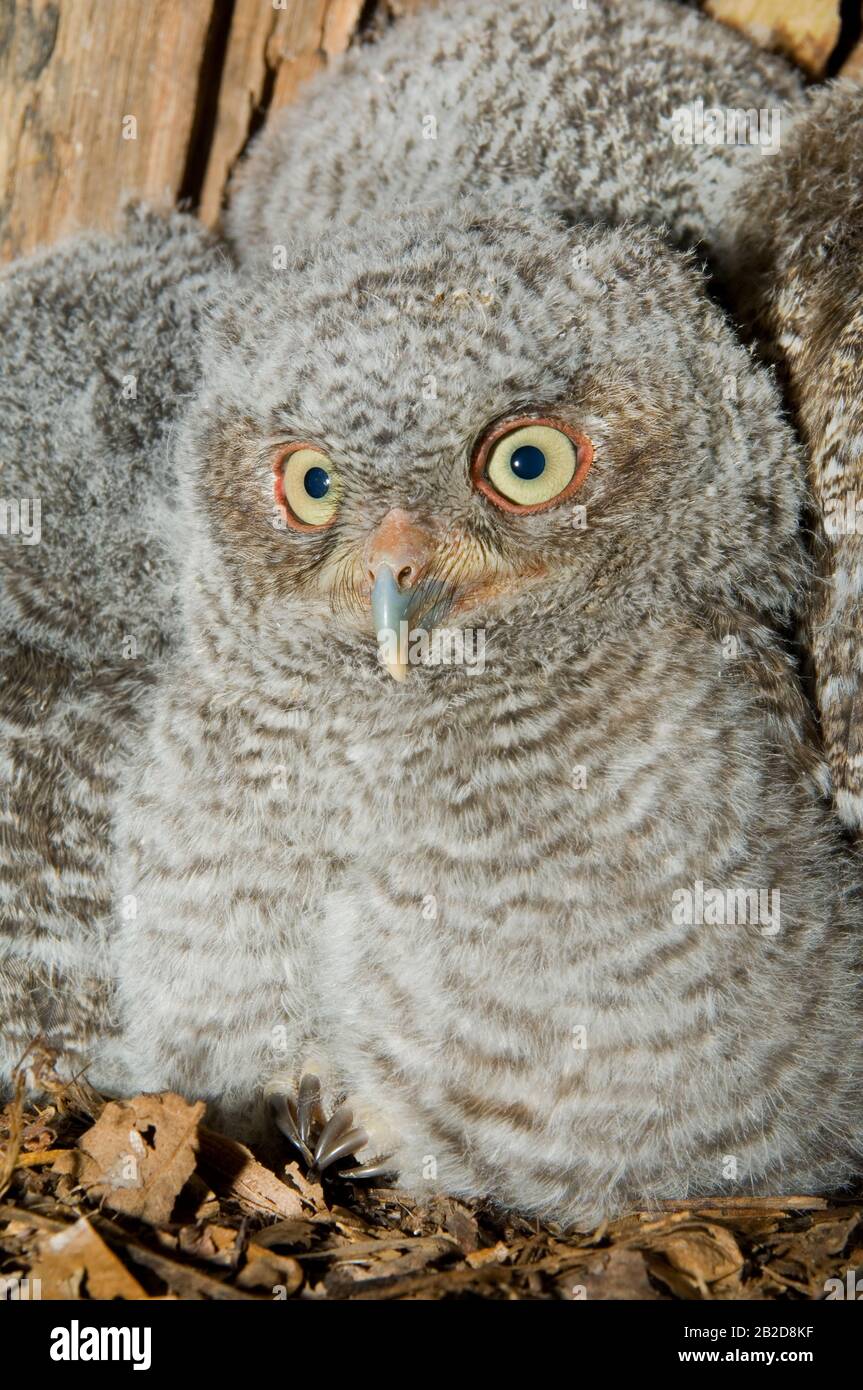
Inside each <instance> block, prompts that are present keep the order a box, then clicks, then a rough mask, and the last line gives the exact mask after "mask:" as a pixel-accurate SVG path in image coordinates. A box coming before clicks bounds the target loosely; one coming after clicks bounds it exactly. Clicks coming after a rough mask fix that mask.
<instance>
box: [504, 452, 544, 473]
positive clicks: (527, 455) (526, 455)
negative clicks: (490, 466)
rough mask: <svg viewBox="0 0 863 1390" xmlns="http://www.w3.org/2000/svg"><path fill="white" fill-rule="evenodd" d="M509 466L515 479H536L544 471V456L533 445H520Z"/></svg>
mask: <svg viewBox="0 0 863 1390" xmlns="http://www.w3.org/2000/svg"><path fill="white" fill-rule="evenodd" d="M509 466H510V468H511V469H512V471H513V473H514V474H515V476H516V477H517V478H525V479H527V480H530V479H531V478H538V477H539V475H540V473H542V472H543V471H544V469H545V454H544V453H543V452H542V449H537V447H536V445H535V444H522V445H521V447H520V448H518V449H516V450H515V453H514V454H513V456H512V458H511V459H510V461H509Z"/></svg>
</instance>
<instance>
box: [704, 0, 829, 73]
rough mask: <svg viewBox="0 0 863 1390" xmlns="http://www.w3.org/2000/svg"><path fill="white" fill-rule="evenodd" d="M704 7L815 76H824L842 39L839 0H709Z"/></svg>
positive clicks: (709, 12) (755, 41) (716, 16)
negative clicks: (840, 36) (831, 56)
mask: <svg viewBox="0 0 863 1390" xmlns="http://www.w3.org/2000/svg"><path fill="white" fill-rule="evenodd" d="M704 9H705V10H706V11H707V13H708V14H711V15H713V17H714V19H721V20H722V21H723V23H724V24H730V25H731V26H732V27H733V28H734V29H740V30H742V32H743V33H744V34H748V35H749V38H750V39H752V41H753V42H754V43H757V44H759V45H760V47H762V48H770V49H773V50H774V51H776V52H778V53H784V54H785V56H786V57H787V58H791V59H793V61H794V62H795V63H797V64H798V65H799V66H800V67H801V68H803V70H804V72H807V73H809V75H810V76H811V77H823V76H824V74H825V72H826V71H827V64H828V61H829V59H830V55H831V53H832V52H833V50H834V48H835V47H836V44H837V42H838V40H839V33H840V28H841V25H840V18H839V0H705V4H704Z"/></svg>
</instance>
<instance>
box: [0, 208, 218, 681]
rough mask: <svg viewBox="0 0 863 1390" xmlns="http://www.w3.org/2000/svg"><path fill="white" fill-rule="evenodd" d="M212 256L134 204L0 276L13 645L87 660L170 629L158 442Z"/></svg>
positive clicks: (1, 617)
mask: <svg viewBox="0 0 863 1390" xmlns="http://www.w3.org/2000/svg"><path fill="white" fill-rule="evenodd" d="M221 259H222V258H221V254H220V253H219V251H218V250H217V248H216V246H215V245H214V243H213V242H212V241H211V240H210V238H208V236H207V235H206V233H205V232H204V231H203V229H202V228H201V226H200V224H198V223H196V222H195V221H194V220H193V219H192V218H191V217H184V216H181V215H176V216H173V217H170V218H167V219H166V218H161V217H157V216H156V215H154V214H151V213H146V212H143V211H140V210H134V211H131V212H130V213H129V214H128V215H127V217H126V222H125V226H124V228H123V234H122V235H121V236H119V237H112V236H104V235H88V236H83V237H80V238H78V239H76V240H72V241H70V242H67V243H66V244H64V245H61V246H59V247H51V248H49V249H48V250H46V251H43V252H41V253H39V254H38V255H36V256H34V257H32V258H30V259H27V260H24V261H21V262H17V263H15V264H13V265H12V266H10V267H9V268H8V269H7V270H5V271H4V272H3V273H2V275H0V627H2V628H6V629H7V630H10V631H12V632H14V633H16V634H17V635H18V636H19V637H20V638H21V639H22V640H24V641H26V642H28V643H32V644H34V645H35V646H37V647H41V648H44V649H46V650H49V651H51V652H53V653H55V654H57V655H60V656H62V657H64V658H65V659H68V660H71V661H73V662H80V661H85V662H86V661H92V660H112V659H118V658H120V657H121V656H123V655H125V656H127V657H128V655H129V650H130V648H129V642H127V639H129V640H130V641H131V643H133V644H134V647H135V650H136V653H137V654H138V655H143V656H145V657H146V656H147V655H152V654H154V653H155V652H156V651H158V650H159V649H160V647H161V646H162V645H163V644H164V642H165V640H166V637H167V636H168V635H169V633H170V629H171V612H172V604H173V575H172V573H171V566H170V563H169V561H168V558H167V556H168V553H169V548H168V546H167V545H166V538H167V536H168V534H169V531H170V526H171V521H172V514H173V508H172V501H173V496H174V487H175V480H174V477H173V471H172V465H171V461H170V452H169V447H168V444H169V438H170V434H171V430H172V427H173V424H174V421H175V419H176V416H177V414H178V411H179V410H181V409H182V407H183V405H184V403H185V400H186V397H187V396H188V395H189V393H190V392H191V391H192V390H193V389H194V388H195V385H196V382H197V334H196V331H195V330H196V320H197V317H198V313H199V308H200V303H201V300H202V297H203V296H204V295H206V293H207V289H208V285H209V283H210V278H211V276H212V275H213V274H214V273H215V271H216V270H217V269H218V267H219V265H220V263H221ZM124 643H126V645H125V646H124Z"/></svg>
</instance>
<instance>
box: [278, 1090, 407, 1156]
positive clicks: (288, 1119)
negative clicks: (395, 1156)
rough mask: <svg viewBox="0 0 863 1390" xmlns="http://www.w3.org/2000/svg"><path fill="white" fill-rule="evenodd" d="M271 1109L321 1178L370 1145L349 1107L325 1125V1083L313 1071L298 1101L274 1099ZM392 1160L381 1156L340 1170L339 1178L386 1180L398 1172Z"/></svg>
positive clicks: (284, 1098)
mask: <svg viewBox="0 0 863 1390" xmlns="http://www.w3.org/2000/svg"><path fill="white" fill-rule="evenodd" d="M270 1109H271V1111H272V1115H273V1119H274V1121H275V1123H276V1124H277V1125H278V1127H279V1129H280V1130H281V1132H282V1134H284V1136H285V1138H286V1139H288V1140H290V1142H291V1143H292V1144H293V1146H294V1148H295V1149H297V1150H298V1151H299V1153H300V1154H301V1155H302V1157H303V1161H304V1162H305V1164H306V1166H307V1167H308V1169H309V1171H310V1172H311V1173H313V1174H317V1176H318V1177H320V1176H322V1174H323V1173H324V1172H325V1170H327V1169H329V1168H332V1166H333V1164H336V1163H339V1162H340V1161H341V1160H342V1159H343V1158H352V1157H353V1156H354V1155H355V1154H356V1153H357V1152H358V1151H359V1150H360V1149H363V1148H365V1146H366V1144H367V1143H368V1142H369V1137H368V1134H367V1133H366V1131H365V1130H364V1129H363V1128H362V1126H361V1125H356V1126H355V1125H354V1115H353V1111H352V1110H351V1109H350V1107H349V1106H347V1105H339V1106H337V1108H336V1109H335V1110H334V1111H333V1113H332V1115H331V1116H330V1118H329V1119H328V1120H327V1121H326V1123H325V1122H324V1112H323V1108H322V1106H321V1083H320V1080H319V1079H318V1077H317V1076H315V1075H314V1074H313V1073H311V1072H307V1073H306V1074H305V1075H304V1076H303V1077H302V1078H301V1079H300V1085H299V1090H298V1093H297V1097H296V1099H294V1098H293V1097H292V1096H272V1097H271V1098H270ZM389 1159H390V1155H389V1154H379V1155H378V1156H377V1157H376V1158H373V1159H370V1160H369V1162H368V1163H361V1164H358V1165H356V1166H355V1167H353V1168H345V1169H341V1170H338V1171H337V1173H336V1176H337V1177H340V1178H344V1179H347V1180H348V1181H353V1179H355V1178H378V1177H382V1176H383V1175H384V1174H385V1173H393V1172H394V1169H393V1168H392V1167H390V1166H389Z"/></svg>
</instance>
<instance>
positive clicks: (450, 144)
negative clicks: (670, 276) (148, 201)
mask: <svg viewBox="0 0 863 1390" xmlns="http://www.w3.org/2000/svg"><path fill="white" fill-rule="evenodd" d="M801 93H802V83H801V80H800V77H799V75H798V74H797V73H795V72H794V71H793V69H792V68H791V67H790V66H789V65H788V64H787V63H786V62H784V61H783V60H782V59H781V58H778V57H775V56H773V55H771V54H767V53H764V52H763V51H761V50H760V49H757V48H755V47H754V46H753V45H752V44H750V43H749V42H748V41H747V40H746V39H745V38H743V37H742V36H741V35H739V34H737V33H734V32H732V31H731V30H729V29H728V28H726V27H725V26H724V25H721V24H717V23H715V22H713V21H711V20H710V19H708V18H707V17H706V16H704V15H701V14H699V13H698V12H697V11H693V10H689V9H685V8H684V7H683V6H681V5H679V4H676V3H666V0H590V3H589V4H586V5H584V6H583V7H576V6H574V5H571V4H567V3H564V4H561V3H560V0H443V3H441V4H439V5H437V6H435V7H434V8H424V9H421V10H420V11H419V12H418V13H417V14H416V15H412V16H410V17H409V18H406V19H404V20H402V21H400V22H399V23H398V24H397V25H395V26H394V27H393V28H392V29H391V31H390V32H389V33H387V34H385V35H384V37H383V38H382V39H381V41H380V42H379V43H377V44H374V45H370V46H364V47H361V48H357V49H355V50H353V51H352V52H351V53H349V54H348V55H347V57H346V59H345V61H344V64H343V65H342V66H341V67H340V68H339V70H338V73H337V74H336V75H335V76H333V75H322V76H320V77H318V78H316V79H315V80H314V81H313V82H311V83H310V84H309V85H308V86H307V87H306V88H305V91H304V93H303V95H302V96H301V99H300V101H299V102H298V103H296V104H294V105H292V106H290V107H288V108H287V109H285V110H284V111H280V112H279V113H278V114H277V115H276V117H275V118H274V119H273V120H271V121H270V122H268V124H267V126H266V128H265V129H264V131H263V132H262V133H261V135H260V136H259V137H258V138H257V140H256V141H255V142H254V144H253V146H252V149H251V154H250V157H249V158H248V159H247V160H246V161H244V163H242V164H241V165H240V167H239V169H238V172H237V175H236V178H235V180H234V188H233V193H232V198H231V202H230V206H229V209H228V213H227V218H226V229H227V233H228V236H229V238H230V240H231V242H232V244H233V247H234V249H235V251H236V253H237V255H238V256H239V257H240V259H241V260H242V261H244V262H245V263H247V264H249V265H252V264H258V263H259V264H262V265H264V266H265V267H266V266H268V265H270V264H271V263H272V258H273V254H274V250H275V251H276V254H278V248H279V247H281V246H284V245H286V244H288V245H290V244H291V242H295V241H296V239H297V238H298V237H302V236H304V235H307V234H319V235H327V234H328V233H329V231H330V229H331V227H332V226H333V225H339V224H343V223H345V222H348V223H350V222H352V221H354V220H355V219H356V218H358V217H360V216H362V215H363V213H365V212H367V211H369V210H376V211H377V212H378V213H379V214H380V215H384V214H385V211H386V209H388V208H391V207H393V206H398V205H400V204H411V205H414V206H423V205H426V204H428V203H434V202H445V201H446V200H447V199H452V198H454V197H459V196H466V195H476V194H477V193H480V192H484V193H485V194H486V196H488V197H489V198H495V199H500V200H502V201H504V202H506V203H512V202H513V201H516V200H518V199H521V200H523V201H524V202H525V203H526V204H527V205H528V206H540V207H543V208H545V209H547V210H550V211H554V212H559V213H561V214H562V215H564V216H565V217H566V218H567V219H568V220H576V219H583V220H584V221H587V222H591V223H595V224H599V225H601V224H611V225H620V224H622V223H625V222H630V221H631V222H636V223H639V224H648V225H651V226H656V227H660V226H661V227H663V228H664V229H665V230H666V231H667V233H668V235H669V236H670V238H671V239H673V240H674V241H675V242H676V243H677V244H678V245H680V246H684V247H691V246H693V245H695V244H698V245H699V246H700V247H701V249H702V252H703V253H705V252H706V253H707V254H708V255H709V256H710V258H711V260H712V262H714V263H715V264H716V265H717V266H718V267H720V268H722V267H723V265H724V262H725V259H726V254H727V246H726V240H727V230H728V228H727V221H728V210H729V205H730V203H731V200H732V197H733V194H734V191H735V190H736V189H737V188H738V187H739V186H740V185H741V184H744V183H745V182H746V181H747V180H749V179H751V178H753V177H754V176H755V175H756V174H757V173H758V171H759V170H760V169H761V168H762V166H763V165H764V163H765V162H769V160H770V159H772V158H773V157H774V156H775V152H776V148H777V147H778V146H779V145H780V143H781V134H782V120H783V117H784V115H785V113H786V108H787V107H788V104H789V103H792V104H793V103H794V101H795V100H796V99H798V98H799V97H800V95H801ZM726 116H727V117H728V119H729V121H731V120H732V119H733V121H734V126H733V129H731V127H730V126H729V125H727V123H726V119H725V118H726ZM717 118H721V128H720V125H717ZM750 118H755V120H754V124H753V120H751V119H750Z"/></svg>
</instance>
